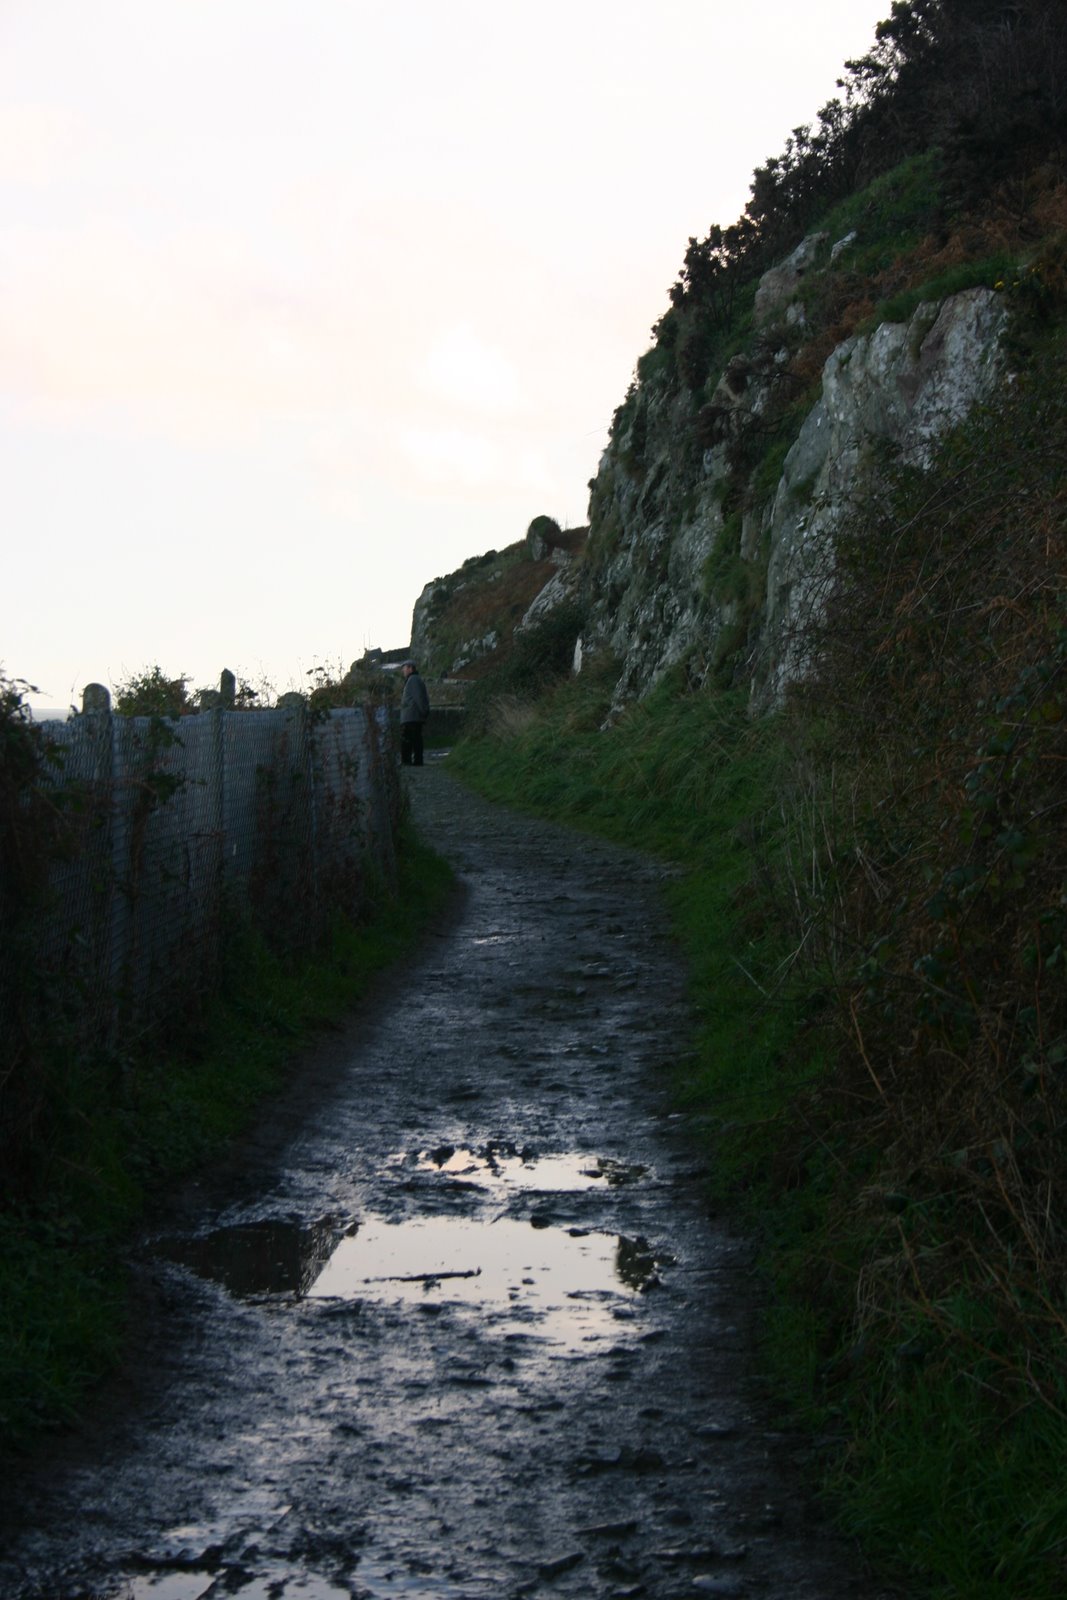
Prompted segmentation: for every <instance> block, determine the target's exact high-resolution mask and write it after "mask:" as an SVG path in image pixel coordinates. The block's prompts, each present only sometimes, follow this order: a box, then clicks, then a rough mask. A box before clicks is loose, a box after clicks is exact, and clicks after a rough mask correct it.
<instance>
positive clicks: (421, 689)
mask: <svg viewBox="0 0 1067 1600" xmlns="http://www.w3.org/2000/svg"><path fill="white" fill-rule="evenodd" d="M429 715H430V697H429V695H428V694H427V693H426V685H425V684H424V683H423V681H422V679H421V678H420V677H419V675H418V673H417V672H409V673H408V675H407V677H406V678H405V680H404V693H403V695H402V696H401V699H400V720H401V722H425V721H426V718H427V717H428V716H429Z"/></svg>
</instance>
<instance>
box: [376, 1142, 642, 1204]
mask: <svg viewBox="0 0 1067 1600" xmlns="http://www.w3.org/2000/svg"><path fill="white" fill-rule="evenodd" d="M407 1159H408V1158H407V1157H406V1156H405V1155H403V1154H401V1155H397V1156H394V1157H392V1158H391V1160H392V1164H393V1165H394V1166H395V1165H401V1164H403V1163H404V1162H406V1160H407ZM415 1167H416V1170H417V1171H419V1172H440V1173H441V1174H442V1175H443V1176H444V1177H446V1178H459V1179H462V1180H463V1181H464V1182H465V1183H479V1184H484V1185H486V1186H491V1185H495V1184H507V1185H509V1186H510V1187H512V1188H516V1189H535V1190H543V1191H544V1192H545V1193H548V1194H573V1193H577V1192H579V1191H581V1190H583V1189H607V1188H617V1187H619V1186H620V1185H622V1184H624V1183H635V1182H636V1181H637V1180H638V1179H639V1178H641V1177H643V1176H644V1175H645V1172H646V1170H647V1169H646V1168H645V1167H641V1166H636V1165H629V1164H627V1163H625V1162H622V1161H613V1160H612V1159H611V1158H610V1157H609V1156H588V1155H574V1154H567V1155H551V1156H542V1155H538V1153H537V1152H536V1151H535V1150H531V1149H529V1148H528V1147H527V1148H524V1149H521V1150H520V1149H516V1147H515V1146H514V1145H512V1144H505V1143H500V1144H497V1143H490V1144H486V1145H483V1146H482V1147H481V1149H479V1150H471V1149H468V1148H467V1147H466V1146H462V1145H460V1146H457V1145H452V1144H442V1145H438V1146H437V1148H436V1149H433V1150H420V1151H419V1153H418V1155H417V1156H416V1158H415Z"/></svg>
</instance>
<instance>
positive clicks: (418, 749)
mask: <svg viewBox="0 0 1067 1600" xmlns="http://www.w3.org/2000/svg"><path fill="white" fill-rule="evenodd" d="M400 760H401V761H402V763H403V764H404V766H405V767H421V766H422V723H421V722H402V723H401V724H400Z"/></svg>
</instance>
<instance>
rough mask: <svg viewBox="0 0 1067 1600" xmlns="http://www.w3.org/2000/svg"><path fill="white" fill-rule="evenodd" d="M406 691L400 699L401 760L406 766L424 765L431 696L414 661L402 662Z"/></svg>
mask: <svg viewBox="0 0 1067 1600" xmlns="http://www.w3.org/2000/svg"><path fill="white" fill-rule="evenodd" d="M400 670H401V672H402V673H403V674H404V693H403V695H402V696H401V699H400V760H401V762H402V763H403V765H404V766H405V767H421V766H422V725H423V723H424V722H425V721H426V718H427V717H428V716H429V715H430V696H429V695H428V694H427V692H426V685H425V684H424V683H423V681H422V679H421V678H420V677H419V669H418V667H417V666H416V665H415V663H414V661H405V662H403V663H402V665H401V668H400Z"/></svg>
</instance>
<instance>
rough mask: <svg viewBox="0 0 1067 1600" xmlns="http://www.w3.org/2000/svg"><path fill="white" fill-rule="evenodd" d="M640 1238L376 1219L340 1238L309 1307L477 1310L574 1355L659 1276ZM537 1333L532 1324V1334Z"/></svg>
mask: <svg viewBox="0 0 1067 1600" xmlns="http://www.w3.org/2000/svg"><path fill="white" fill-rule="evenodd" d="M655 1266H656V1263H655V1259H654V1257H653V1254H652V1252H651V1251H650V1250H649V1248H648V1246H647V1245H646V1244H645V1243H644V1241H643V1240H634V1239H625V1238H620V1237H617V1236H614V1235H611V1234H605V1233H586V1232H584V1231H583V1230H581V1229H571V1230H565V1229H562V1228H536V1227H532V1226H531V1224H530V1223H529V1222H528V1221H524V1222H520V1221H516V1220H515V1219H514V1218H510V1217H498V1218H497V1219H496V1221H495V1222H479V1221H477V1220H472V1219H470V1218H467V1217H420V1218H416V1219H415V1220H413V1221H409V1222H399V1223H390V1222H385V1221H381V1220H378V1219H373V1218H372V1219H371V1220H369V1221H367V1222H365V1223H362V1224H361V1225H360V1226H359V1228H358V1229H356V1231H355V1232H353V1233H352V1234H351V1235H350V1236H349V1237H347V1238H345V1239H342V1240H341V1242H340V1244H339V1245H338V1247H337V1249H336V1250H335V1251H334V1254H333V1256H332V1258H331V1260H330V1261H329V1263H328V1265H327V1266H326V1267H325V1268H324V1269H323V1271H322V1273H321V1274H320V1276H319V1277H318V1279H317V1280H316V1282H315V1284H314V1285H313V1287H312V1289H311V1291H310V1297H311V1298H312V1299H376V1300H385V1301H391V1302H396V1301H402V1302H405V1303H408V1304H418V1305H432V1304H437V1305H444V1304H453V1305H455V1304H460V1305H465V1306H476V1307H478V1308H480V1309H481V1310H482V1311H485V1312H488V1313H490V1314H491V1315H492V1319H493V1322H494V1325H497V1326H498V1325H499V1323H500V1322H501V1321H503V1322H504V1323H505V1324H506V1325H509V1326H510V1324H512V1323H514V1325H515V1328H516V1329H518V1328H519V1327H522V1328H525V1329H526V1330H527V1331H534V1332H536V1333H537V1334H538V1335H540V1336H542V1337H545V1338H548V1339H551V1340H552V1341H553V1342H554V1343H558V1344H563V1345H566V1346H568V1347H570V1348H574V1347H577V1346H578V1345H581V1344H585V1343H587V1342H589V1341H590V1340H595V1339H598V1338H601V1337H604V1336H607V1335H608V1334H610V1335H611V1336H612V1337H614V1336H616V1335H617V1333H618V1319H617V1317H616V1315H615V1313H616V1312H617V1311H619V1310H620V1309H621V1308H622V1307H623V1306H625V1304H626V1302H627V1300H628V1299H630V1298H632V1297H633V1296H634V1295H637V1294H639V1293H641V1292H642V1291H643V1290H644V1289H647V1288H648V1287H649V1285H650V1284H651V1282H652V1281H653V1280H654V1278H655ZM531 1325H532V1326H531Z"/></svg>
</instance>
